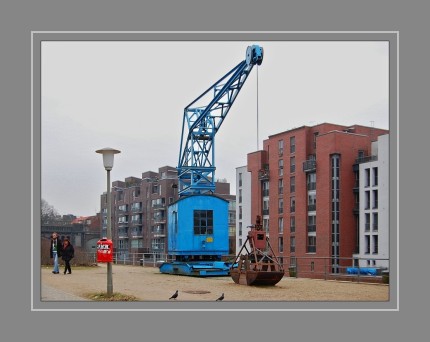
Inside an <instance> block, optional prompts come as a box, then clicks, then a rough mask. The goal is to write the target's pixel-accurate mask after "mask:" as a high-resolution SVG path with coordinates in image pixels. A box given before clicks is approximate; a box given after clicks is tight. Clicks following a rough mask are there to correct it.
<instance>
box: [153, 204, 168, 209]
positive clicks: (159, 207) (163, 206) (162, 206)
mask: <svg viewBox="0 0 430 342" xmlns="http://www.w3.org/2000/svg"><path fill="white" fill-rule="evenodd" d="M152 208H153V209H154V210H166V205H165V204H154V205H153V206H152Z"/></svg>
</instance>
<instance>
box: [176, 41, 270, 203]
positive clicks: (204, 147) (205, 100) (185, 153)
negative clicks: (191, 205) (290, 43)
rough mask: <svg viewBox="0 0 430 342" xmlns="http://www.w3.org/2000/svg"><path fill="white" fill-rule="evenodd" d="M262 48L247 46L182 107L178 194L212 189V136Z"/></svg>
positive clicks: (213, 167) (258, 58)
mask: <svg viewBox="0 0 430 342" xmlns="http://www.w3.org/2000/svg"><path fill="white" fill-rule="evenodd" d="M262 61H263V48H262V47H260V46H258V45H252V46H248V48H247V50H246V59H245V60H244V61H242V62H240V63H239V64H238V65H236V66H235V67H234V68H233V69H232V70H230V71H229V72H228V73H227V74H225V75H224V76H223V77H222V78H220V79H219V80H218V81H217V82H216V83H214V84H213V85H212V86H211V87H209V88H208V89H207V90H206V91H205V92H204V93H202V94H201V95H200V96H199V97H198V98H196V99H195V100H194V101H193V102H191V103H190V104H189V105H188V106H187V107H185V109H184V117H183V122H182V135H181V145H180V153H179V162H178V167H177V169H178V179H179V195H180V196H183V195H190V194H203V193H208V192H209V193H213V192H214V190H215V169H216V168H215V135H216V133H217V132H218V130H219V128H220V126H221V124H222V123H223V121H224V119H225V117H226V116H227V114H228V112H229V110H230V108H231V106H232V105H233V103H234V101H235V99H236V97H237V95H238V94H239V92H240V90H241V89H242V86H243V85H244V83H245V81H246V79H247V78H248V75H249V74H250V72H251V70H252V68H253V66H254V65H255V64H257V65H261V63H262Z"/></svg>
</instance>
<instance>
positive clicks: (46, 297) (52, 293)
mask: <svg viewBox="0 0 430 342" xmlns="http://www.w3.org/2000/svg"><path fill="white" fill-rule="evenodd" d="M41 292H42V298H41V300H42V301H66V302H67V301H90V300H89V299H87V298H83V297H78V296H75V295H74V294H71V293H67V292H64V291H61V290H59V289H55V288H53V287H50V286H47V285H44V284H42V286H41Z"/></svg>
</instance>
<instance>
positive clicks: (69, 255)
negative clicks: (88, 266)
mask: <svg viewBox="0 0 430 342" xmlns="http://www.w3.org/2000/svg"><path fill="white" fill-rule="evenodd" d="M74 257H75V249H74V248H73V246H72V244H71V243H70V240H69V239H68V238H65V239H64V241H63V250H62V259H63V260H64V274H66V272H67V273H68V274H71V273H72V269H71V267H70V260H72V259H73V258H74Z"/></svg>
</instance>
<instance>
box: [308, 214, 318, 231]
mask: <svg viewBox="0 0 430 342" xmlns="http://www.w3.org/2000/svg"><path fill="white" fill-rule="evenodd" d="M316 231H317V217H316V216H315V215H309V216H308V233H312V232H316Z"/></svg>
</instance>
